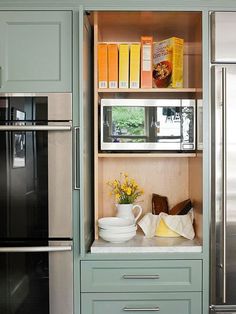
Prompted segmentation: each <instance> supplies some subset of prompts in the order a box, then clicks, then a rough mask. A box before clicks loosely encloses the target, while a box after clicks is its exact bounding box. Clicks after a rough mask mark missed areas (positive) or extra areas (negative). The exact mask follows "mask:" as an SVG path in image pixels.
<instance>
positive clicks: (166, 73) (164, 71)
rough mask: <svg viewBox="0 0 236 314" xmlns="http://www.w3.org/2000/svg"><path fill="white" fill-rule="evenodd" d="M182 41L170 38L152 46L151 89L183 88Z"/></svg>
mask: <svg viewBox="0 0 236 314" xmlns="http://www.w3.org/2000/svg"><path fill="white" fill-rule="evenodd" d="M183 49H184V40H183V39H181V38H177V37H171V38H169V39H166V40H162V41H160V42H157V43H154V45H153V87H159V88H162V87H173V88H178V87H183Z"/></svg>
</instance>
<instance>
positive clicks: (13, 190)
mask: <svg viewBox="0 0 236 314" xmlns="http://www.w3.org/2000/svg"><path fill="white" fill-rule="evenodd" d="M0 142H1V151H0V159H1V161H4V162H1V164H0V169H1V173H2V174H3V175H1V179H0V185H1V191H3V192H4V193H1V203H0V226H2V228H0V238H1V239H14V238H23V239H26V238H29V239H31V238H71V237H72V200H71V199H72V178H71V176H72V175H71V173H72V161H71V159H72V157H71V155H72V154H71V151H72V132H71V125H70V123H67V124H65V123H63V125H62V124H60V123H59V122H57V123H50V125H35V123H34V125H28V124H27V125H22V126H21V125H1V126H0ZM2 188H3V189H2ZM19 222H20V223H19Z"/></svg>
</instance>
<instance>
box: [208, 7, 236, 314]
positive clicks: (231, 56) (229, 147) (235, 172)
mask: <svg viewBox="0 0 236 314" xmlns="http://www.w3.org/2000/svg"><path fill="white" fill-rule="evenodd" d="M211 74H212V75H211V86H212V90H211V105H212V106H211V108H212V220H211V221H212V223H211V272H210V274H211V300H210V304H211V305H210V309H211V311H212V312H218V313H235V312H236V12H214V13H212V14H211Z"/></svg>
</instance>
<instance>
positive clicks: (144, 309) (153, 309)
mask: <svg viewBox="0 0 236 314" xmlns="http://www.w3.org/2000/svg"><path fill="white" fill-rule="evenodd" d="M123 311H124V312H159V311H160V308H159V307H158V306H157V307H124V308H123Z"/></svg>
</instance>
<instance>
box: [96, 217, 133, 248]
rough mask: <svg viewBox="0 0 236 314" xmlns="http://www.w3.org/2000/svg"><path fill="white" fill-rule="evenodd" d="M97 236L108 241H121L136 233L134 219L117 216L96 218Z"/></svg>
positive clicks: (130, 237)
mask: <svg viewBox="0 0 236 314" xmlns="http://www.w3.org/2000/svg"><path fill="white" fill-rule="evenodd" d="M98 227H99V236H100V237H101V238H102V239H103V240H105V241H108V242H112V243H122V242H125V241H128V240H130V239H132V238H133V237H134V236H135V235H136V230H137V226H136V225H135V223H134V221H132V220H129V219H124V218H119V217H104V218H100V219H98Z"/></svg>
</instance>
